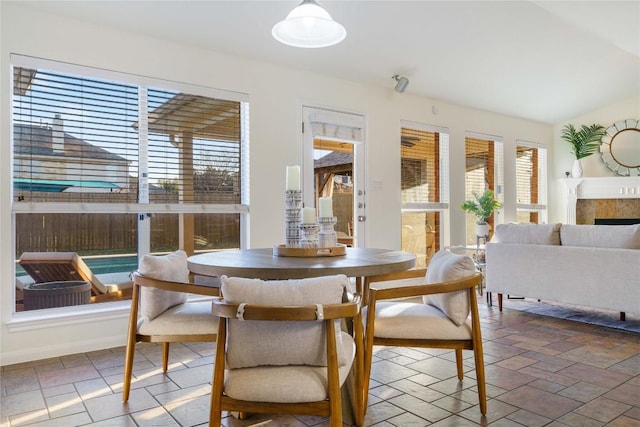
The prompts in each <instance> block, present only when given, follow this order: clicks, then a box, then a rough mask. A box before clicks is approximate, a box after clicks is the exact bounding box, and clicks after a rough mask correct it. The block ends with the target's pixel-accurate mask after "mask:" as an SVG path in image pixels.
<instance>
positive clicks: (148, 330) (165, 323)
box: [138, 300, 218, 335]
mask: <svg viewBox="0 0 640 427" xmlns="http://www.w3.org/2000/svg"><path fill="white" fill-rule="evenodd" d="M138 333H140V334H142V335H202V334H217V333H218V317H217V316H214V314H213V313H212V312H211V301H210V300H209V301H191V302H186V303H184V304H178V305H175V306H173V307H171V308H169V309H167V310H165V311H164V312H163V313H162V314H161V315H159V316H157V317H156V318H154V319H153V320H150V321H148V322H147V321H145V320H144V319H140V320H139V322H138Z"/></svg>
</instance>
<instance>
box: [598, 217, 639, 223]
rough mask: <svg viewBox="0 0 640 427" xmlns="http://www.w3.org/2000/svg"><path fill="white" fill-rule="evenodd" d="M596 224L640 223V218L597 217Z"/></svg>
mask: <svg viewBox="0 0 640 427" xmlns="http://www.w3.org/2000/svg"><path fill="white" fill-rule="evenodd" d="M594 224H596V225H633V224H640V218H596V219H595V220H594Z"/></svg>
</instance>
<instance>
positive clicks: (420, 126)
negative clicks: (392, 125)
mask: <svg viewBox="0 0 640 427" xmlns="http://www.w3.org/2000/svg"><path fill="white" fill-rule="evenodd" d="M400 127H401V128H403V127H406V128H411V129H416V130H424V131H428V132H437V133H446V134H447V135H448V134H449V128H447V127H443V126H436V125H431V124H428V123H420V122H412V121H411V120H400Z"/></svg>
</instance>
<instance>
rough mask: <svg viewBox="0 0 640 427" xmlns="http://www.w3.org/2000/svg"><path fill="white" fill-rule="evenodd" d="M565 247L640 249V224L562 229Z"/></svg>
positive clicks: (573, 226) (579, 226) (581, 226)
mask: <svg viewBox="0 0 640 427" xmlns="http://www.w3.org/2000/svg"><path fill="white" fill-rule="evenodd" d="M560 237H561V238H562V244H563V245H564V246H590V247H594V248H621V249H640V224H633V225H573V224H565V225H563V226H562V229H560Z"/></svg>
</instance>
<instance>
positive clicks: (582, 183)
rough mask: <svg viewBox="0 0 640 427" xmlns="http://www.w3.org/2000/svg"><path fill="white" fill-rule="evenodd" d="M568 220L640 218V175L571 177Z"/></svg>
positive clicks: (567, 221)
mask: <svg viewBox="0 0 640 427" xmlns="http://www.w3.org/2000/svg"><path fill="white" fill-rule="evenodd" d="M565 183H566V187H567V220H566V223H567V224H593V223H594V220H595V219H596V218H640V177H637V176H633V177H599V178H567V179H566V180H565Z"/></svg>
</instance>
